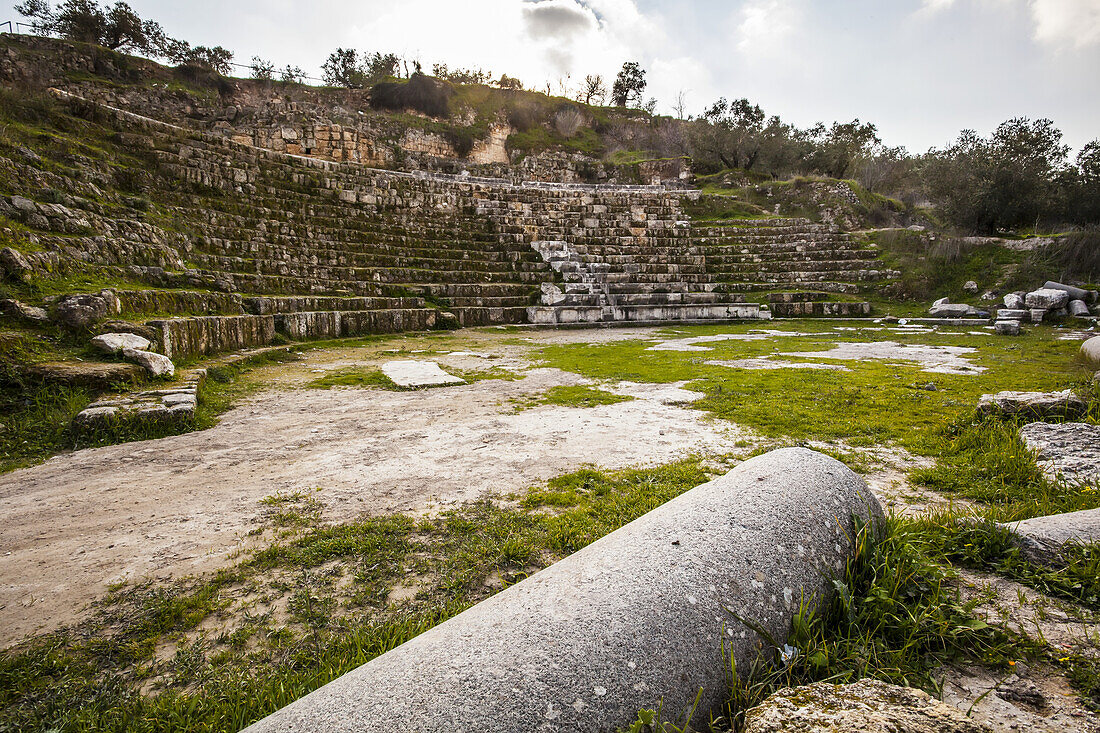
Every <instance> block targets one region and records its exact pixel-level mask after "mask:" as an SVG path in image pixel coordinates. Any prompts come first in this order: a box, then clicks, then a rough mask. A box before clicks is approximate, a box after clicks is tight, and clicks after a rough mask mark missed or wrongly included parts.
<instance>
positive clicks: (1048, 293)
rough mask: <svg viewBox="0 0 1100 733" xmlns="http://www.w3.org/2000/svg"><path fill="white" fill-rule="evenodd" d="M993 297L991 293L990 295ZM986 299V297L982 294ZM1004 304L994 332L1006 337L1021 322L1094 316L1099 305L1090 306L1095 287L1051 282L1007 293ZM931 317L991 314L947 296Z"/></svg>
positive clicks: (1016, 331) (1016, 330)
mask: <svg viewBox="0 0 1100 733" xmlns="http://www.w3.org/2000/svg"><path fill="white" fill-rule="evenodd" d="M967 285H974V288H973V289H970V288H964V289H966V290H967V292H977V285H976V283H973V282H968V283H967ZM988 295H989V296H990V297H992V294H991V293H990V294H988ZM983 299H985V296H983ZM1002 302H1003V303H1004V307H1003V308H998V309H997V310H996V313H995V315H994V324H993V326H994V331H995V332H996V333H998V334H1002V335H1005V336H1016V335H1018V334H1019V333H1020V324H1022V323H1026V322H1031V323H1042V322H1043V320H1044V319H1046V318H1065V317H1069V316H1073V317H1075V318H1089V319H1095V314H1094V312H1093V311H1094V310H1098V309H1100V306H1096V307H1094V308H1093V309H1090V308H1089V304H1090V303H1096V302H1097V293H1096V291H1095V290H1083V289H1081V288H1077V287H1074V286H1072V285H1064V284H1062V283H1056V282H1050V281H1048V282H1047V283H1045V284H1044V285H1043V287H1041V288H1038V289H1036V290H1032V291H1031V292H1029V293H1028V292H1023V291H1020V292H1014V293H1008V294H1007V295H1005V296H1004V298H1003V301H1002ZM928 315H929V316H930V317H931V318H942V319H966V318H975V319H976V318H988V317H989V313H988V312H986V311H983V310H979V309H978V308H975V307H974V306H972V305H967V304H965V303H952V302H950V300H949V299H948V298H940V299H939V300H937V301H935V302H934V303H933V304H932V307H931V308H929V309H928Z"/></svg>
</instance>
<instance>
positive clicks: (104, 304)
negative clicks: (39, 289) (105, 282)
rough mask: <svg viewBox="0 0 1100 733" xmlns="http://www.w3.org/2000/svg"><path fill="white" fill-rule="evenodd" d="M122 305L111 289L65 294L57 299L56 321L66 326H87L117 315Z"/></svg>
mask: <svg viewBox="0 0 1100 733" xmlns="http://www.w3.org/2000/svg"><path fill="white" fill-rule="evenodd" d="M121 309H122V305H121V303H120V302H119V300H118V296H116V295H115V294H114V292H113V291H111V290H101V291H99V292H98V293H96V294H94V295H92V294H82V295H66V296H64V297H62V298H59V299H58V300H57V305H56V313H57V321H58V323H60V324H61V325H62V326H65V327H67V328H87V327H88V326H91V325H92V324H93V323H95V322H96V321H101V320H103V319H104V318H110V317H111V316H116V315H118V313H119V311H120V310H121Z"/></svg>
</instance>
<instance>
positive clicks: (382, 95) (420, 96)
mask: <svg viewBox="0 0 1100 733" xmlns="http://www.w3.org/2000/svg"><path fill="white" fill-rule="evenodd" d="M453 93H454V92H453V91H452V89H451V87H450V86H449V85H447V84H445V83H443V82H441V81H438V80H436V79H433V78H431V77H430V76H425V75H423V74H413V75H412V76H411V77H410V78H409V80H408V81H407V82H382V83H381V84H375V85H374V86H373V87H371V90H370V106H371V107H373V108H374V109H388V110H396V111H401V110H407V109H412V110H416V111H417V112H423V113H424V114H426V115H428V116H429V117H446V116H447V114H448V111H449V105H450V100H451V95H452V94H453Z"/></svg>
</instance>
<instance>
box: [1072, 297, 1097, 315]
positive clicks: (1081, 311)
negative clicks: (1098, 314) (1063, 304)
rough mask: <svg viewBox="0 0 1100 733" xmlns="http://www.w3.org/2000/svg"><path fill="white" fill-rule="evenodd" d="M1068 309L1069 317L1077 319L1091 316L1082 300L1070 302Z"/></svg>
mask: <svg viewBox="0 0 1100 733" xmlns="http://www.w3.org/2000/svg"><path fill="white" fill-rule="evenodd" d="M1068 309H1069V314H1070V315H1071V316H1077V317H1078V318H1088V317H1090V316H1091V315H1092V314H1091V313H1089V306H1088V304H1087V303H1085V301H1083V300H1071V301H1070V302H1069V306H1068Z"/></svg>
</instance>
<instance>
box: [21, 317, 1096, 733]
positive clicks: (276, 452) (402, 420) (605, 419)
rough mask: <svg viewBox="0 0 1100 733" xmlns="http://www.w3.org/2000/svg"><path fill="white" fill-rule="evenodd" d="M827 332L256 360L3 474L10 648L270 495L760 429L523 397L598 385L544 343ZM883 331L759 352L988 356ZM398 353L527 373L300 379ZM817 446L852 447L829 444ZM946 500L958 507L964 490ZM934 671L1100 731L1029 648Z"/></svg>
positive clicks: (643, 453) (466, 491) (432, 480)
mask: <svg viewBox="0 0 1100 733" xmlns="http://www.w3.org/2000/svg"><path fill="white" fill-rule="evenodd" d="M829 330H832V329H829V328H826V329H824V330H819V331H816V333H812V334H811V333H796V332H794V331H793V330H774V329H772V330H763V329H761V330H752V331H750V332H748V333H740V334H728V335H717V336H687V335H686V334H681V333H677V332H676V331H675V330H672V329H665V330H658V329H653V328H631V329H613V330H612V329H592V330H557V331H519V332H515V331H510V330H507V329H500V330H499V331H498V330H493V329H489V330H473V331H462V332H458V333H456V334H454V335H450V336H441V337H432V338H423V337H414V336H404V337H403V336H395V337H393V338H392V339H386V340H383V341H379V342H377V343H373V344H368V345H365V346H359V347H346V346H342V347H328V348H317V349H313V350H310V351H308V352H306V354H305V358H304V359H303V360H302V361H298V362H292V363H288V364H279V365H272V366H265V367H261V368H260V369H258V370H257V371H256V372H255V373H254V375H253V377H250V378H255V379H258V380H260V381H262V383H263V384H264V385H265V387H264V389H263V390H262V391H259V392H257V393H256V394H254V395H253V396H252V397H249V398H246V399H244V400H242V401H241V402H240V403H239V404H238V406H237V407H235V408H234V409H232V410H230V411H229V412H227V413H226V414H225V415H223V416H222V418H221V421H220V423H219V424H218V425H217V426H216V427H214V428H211V429H209V430H206V431H201V432H196V433H190V434H187V435H182V436H177V437H172V438H165V439H162V440H156V441H145V442H138V443H129V444H124V445H118V446H111V447H106V448H98V449H91V450H83V451H78V452H75V453H68V454H63V455H59V456H56V457H54V458H52V459H51V460H49V461H47V462H46V463H44V464H42V465H40V466H36V467H33V468H28V469H23V470H19V471H15V472H13V473H10V474H7V475H3V476H0V501H2V502H3V504H4V507H5V511H4V512H3V514H2V516H0V559H2V563H0V648H3V647H7V646H10V645H11V644H13V643H15V642H18V641H19V640H20V639H22V638H24V637H25V636H27V635H32V634H37V633H41V632H43V631H47V630H51V629H54V628H58V627H59V626H62V625H66V624H69V623H73V622H76V621H78V620H79V619H80V618H81V617H82V615H83V613H84V612H85V610H86V609H87V608H88V606H89V604H91V603H92V602H93V601H95V600H96V599H97V598H100V597H102V595H103V594H104V593H105V592H106V591H107V590H108V588H109V587H110V586H111V585H112V584H115V583H119V582H121V581H134V580H138V579H144V578H169V577H181V576H185V575H190V574H194V573H200V572H204V571H209V570H213V569H216V568H220V567H225V566H227V565H229V564H231V562H232V561H233V559H234V558H235V557H237V556H238V555H239V554H240V553H242V552H243V551H245V550H247V549H249V548H250V547H251V546H252V544H251V543H254V542H256V540H255V539H250V536H249V532H250V531H252V530H253V529H255V528H256V527H257V526H258V524H259V523H260V521H261V517H262V515H263V511H264V508H263V505H262V504H261V501H262V500H263V499H264V498H265V497H268V496H272V495H275V494H279V493H293V492H300V491H307V490H308V491H313V490H319V492H320V493H319V498H320V499H321V500H322V504H323V506H324V518H325V519H327V520H330V521H342V520H347V519H350V518H354V517H358V516H362V515H364V514H380V513H388V512H406V513H413V514H416V513H430V512H433V511H437V510H440V509H445V508H447V507H448V506H452V505H456V504H458V503H462V502H466V501H469V500H472V499H476V498H478V497H482V496H486V495H507V494H509V493H512V492H518V491H522V490H524V489H526V488H528V487H530V486H532V485H536V484H539V483H541V482H543V481H545V480H547V479H549V478H551V477H554V476H558V475H561V474H563V473H567V472H569V471H573V470H576V469H578V468H581V467H583V466H585V465H595V466H599V467H602V468H606V469H615V468H622V467H628V466H643V465H654V464H662V463H668V462H670V461H673V460H676V459H678V458H681V457H686V456H689V455H699V456H714V457H718V456H731V455H732V456H737V455H745V454H747V453H748V452H749V451H751V450H752V449H753V448H754V447H756V446H758V445H761V444H764V443H767V441H766V440H764V439H762V438H761V437H760V436H759V435H757V434H755V433H753V432H752V431H751V430H749V429H746V428H744V427H742V426H738V425H735V424H733V423H729V422H725V421H720V420H716V419H713V418H711V417H709V416H708V415H707V413H705V412H702V411H699V410H694V409H691V408H690V406H689V403H690V402H691V401H693V400H694V399H696V398H698V397H700V396H701V395H699V394H697V393H694V392H690V391H688V390H686V389H685V388H684V384H683V383H673V384H634V383H628V382H620V383H604V384H600V385H599V387H600V388H601V389H604V390H608V391H612V392H616V393H619V394H622V395H628V396H630V397H633V398H634V399H633V400H631V401H626V402H620V403H617V404H612V405H602V406H599V407H594V408H579V407H564V406H555V405H536V406H531V405H532V404H533V403H532V402H531V398H532V397H535V396H537V395H541V394H543V393H545V392H546V391H547V390H549V389H551V388H553V387H557V386H567V385H576V384H585V383H587V382H586V381H585V380H584V379H583V378H581V377H580V376H578V375H576V374H571V373H568V372H564V371H560V370H557V369H550V368H542V367H538V366H537V365H536V364H533V363H532V361H531V353H532V349H533V348H536V347H539V346H542V345H547V344H555V343H606V342H608V341H618V340H624V339H640V338H641V339H650V340H652V341H653V344H654V345H653V346H652V347H651V350H654V351H698V352H707V351H711V349H712V348H713V347H714V346H716V345H718V344H720V343H721V342H723V341H728V340H760V339H767V338H770V337H772V336H777V335H782V336H788V337H790V336H796V335H797V336H807V337H812V336H822V335H824V334H825V333H827V331H829ZM841 330H844V329H842V328H836V331H841ZM872 330H873V329H872ZM879 330H884V329H879ZM979 335H984V334H979ZM889 338H890V332H889V331H886V332H885V333H883V334H882V339H883V340H882V341H879V342H877V343H875V342H871V343H852V344H837V345H836V347H835V348H834V349H833V351H832V352H822V351H809V352H805V353H793V354H780V353H776V354H773V355H772V356H771V357H770V358H764V359H759V358H758V359H753V360H749V361H753V362H766V363H765V364H764V366H766V367H768V368H774V367H780V368H789V367H805V366H806V363H805V362H802V363H797V362H785V361H784V360H783V359H782V357H784V356H799V357H806V358H826V359H838V358H839V359H850V360H866V359H877V360H883V361H887V362H896V361H906V362H909V363H917V364H919V365H920V366H921V367H922V368H923V369H925V370H927V371H947V372H948V373H956V374H975V373H977V371H979V369H974V368H973V365H972V364H971V363H969V362H968V360H967V359H966V357H967V356H968V355H970V354H971V353H972V352H973V350H972V349H968V348H956V347H922V346H919V345H918V346H901V345H899V344H896V343H893V342H889V341H888V339H889ZM701 358H704V359H705V357H701ZM395 359H401V360H410V359H411V360H431V361H435V362H437V363H438V364H439V365H440V366H441V367H443V368H444V369H446V370H449V371H452V372H458V373H462V372H486V371H493V372H496V373H498V374H513V375H515V376H516V377H517V378H516V379H484V380H481V381H476V382H473V383H471V384H465V385H459V386H450V387H440V388H436V389H427V390H419V391H405V392H398V391H388V390H383V389H377V388H358V387H337V388H333V389H327V390H326V389H315V388H307V387H306V385H307V384H308V383H309V382H310V381H312V380H314V379H316V378H318V377H320V376H324V375H326V374H332V373H333V372H340V371H342V370H347V369H362V370H364V371H369V370H373V369H376V368H378V367H379V366H381V365H382V364H383V363H385V362H386V361H388V360H395ZM833 365H834V366H835V362H834V364H833ZM729 366H731V368H753V367H757V366H759V365H757V364H755V363H754V364H736V365H735V364H732V363H731V364H729ZM521 407H522V409H521ZM811 447H814V448H819V449H825V450H841V451H843V452H847V451H849V450H854V449H850V448H849V447H848V446H845V445H838V444H835V443H834V444H829V445H826V444H821V445H816V444H814V445H811ZM856 453H857V454H858V455H860V456H861V460H863V461H865V462H866V465H867V469H866V470H865V471H864V474H865V478H866V480H867V482H868V485H869V486H870V488H871V489H872V491H873V492H874V493H875V494H876V495H877V496H878V497H879V498H880V500H882V501H883V504H884V505H885V506H886V507H888V509H889V510H890V511H894V512H898V513H902V514H907V515H914V514H919V513H922V512H925V511H928V510H929V509H933V508H938V507H943V506H945V505H947V504H948V503H949V502H948V500H947V499H946V498H945V497H943V496H940V495H937V494H935V493H934V492H930V491H927V490H920V489H919V488H916V487H913V486H912V485H911V484H910V483H909V481H908V478H907V474H908V472H909V471H910V470H911V469H912V468H913V467H914V466H918V465H929V462H928V459H926V458H922V457H919V456H915V455H912V454H910V453H907V452H905V451H904V450H902V449H900V448H897V447H882V446H879V447H874V448H866V447H864V448H861V449H858V450H857V451H856ZM954 505H955V508H956V509H958V508H964V507H960V503H959V502H958V501H957V500H956V501H955V502H954ZM963 589H964V593H965V594H966V595H967V596H969V597H974V596H982V598H983V601H984V603H983V612H985V613H986V615H987V616H988V617H989V618H990V620H991V621H993V620H996V621H998V622H1005V623H1009V624H1010V625H1013V626H1020V627H1028V629H1030V627H1035V628H1034V629H1031V630H1032V631H1037V632H1038V633H1039V634H1040V635H1041V636H1043V637H1044V638H1046V639H1048V640H1050V641H1052V643H1054V644H1057V645H1060V646H1065V647H1066V648H1071V647H1072V648H1075V649H1080V648H1081V645H1082V643H1083V644H1084V645H1085V646H1086V647H1089V648H1090V649H1091V650H1092V651H1091V652H1089V653H1095V649H1096V638H1097V636H1096V634H1097V632H1096V626H1095V620H1094V619H1093V618H1092V617H1091V616H1089V615H1087V614H1078V613H1076V612H1071V611H1072V609H1070V610H1069V611H1067V609H1066V607H1065V606H1064V604H1061V605H1060V604H1056V603H1055V602H1052V601H1050V599H1043V598H1042V597H1041V596H1037V594H1035V592H1034V591H1031V590H1028V589H1024V588H1023V587H1022V586H1017V585H1016V584H1014V583H1011V582H1009V581H1005V580H1004V579H998V578H993V577H985V576H978V575H976V574H968V575H965V576H964V582H963ZM1025 591H1026V592H1025ZM1025 597H1026V598H1025ZM1027 598H1030V600H1027ZM1067 614H1068V615H1067ZM1025 630H1027V629H1025ZM942 679H943V697H944V699H945V700H946V701H947V702H950V703H952V704H954V705H956V706H958V707H959V708H960V709H963V710H967V709H969V708H970V706H971V704H972V703H974V705H973V711H972V713H973V715H974V717H976V718H977V719H978V720H981V721H983V722H985V723H987V724H988V725H990V726H991V728H992V729H993V730H996V731H1002V730H1003V731H1010V730H1044V731H1046V730H1049V731H1055V730H1067V731H1081V732H1082V733H1092V732H1094V731H1100V727H1098V725H1097V723H1096V719H1095V716H1092V715H1091V714H1089V712H1088V711H1087V710H1085V709H1084V708H1083V707H1082V706H1081V704H1080V702H1079V700H1078V699H1077V697H1076V695H1075V694H1074V693H1073V692H1072V690H1071V689H1070V688H1069V686H1068V682H1067V680H1066V679H1065V678H1064V677H1063V676H1060V675H1059V674H1057V673H1056V672H1055V671H1054V670H1049V669H1039V668H1036V669H1028V668H1027V665H1024V664H1022V663H1021V664H1020V665H1019V666H1018V667H1017V668H1016V673H1015V674H1013V675H1011V676H1010V677H1008V678H1003V679H1001V678H997V679H994V678H993V677H992V676H991V675H990V673H989V672H988V671H986V670H982V669H945V670H943V674H942ZM986 693H989V694H986Z"/></svg>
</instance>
